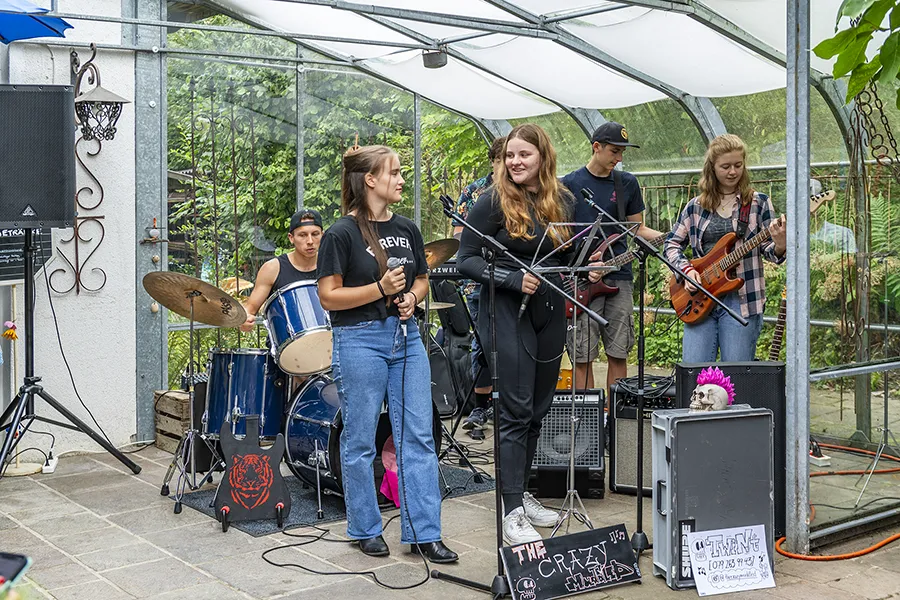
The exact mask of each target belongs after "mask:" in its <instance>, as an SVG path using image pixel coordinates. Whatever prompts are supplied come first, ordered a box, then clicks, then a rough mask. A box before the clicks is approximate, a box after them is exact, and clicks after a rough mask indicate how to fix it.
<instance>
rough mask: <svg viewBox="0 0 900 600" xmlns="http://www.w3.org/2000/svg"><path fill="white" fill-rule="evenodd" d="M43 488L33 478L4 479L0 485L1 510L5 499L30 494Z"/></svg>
mask: <svg viewBox="0 0 900 600" xmlns="http://www.w3.org/2000/svg"><path fill="white" fill-rule="evenodd" d="M39 489H43V488H41V485H40V484H39V483H38V482H37V481H35V480H34V479H32V478H31V477H4V478H3V480H2V483H0V508H2V507H3V499H4V498H6V497H8V496H17V495H19V494H30V493H32V492H35V491H37V490H39Z"/></svg>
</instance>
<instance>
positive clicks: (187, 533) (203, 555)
mask: <svg viewBox="0 0 900 600" xmlns="http://www.w3.org/2000/svg"><path fill="white" fill-rule="evenodd" d="M141 537H143V538H144V539H145V540H147V541H148V542H150V543H152V544H154V545H156V546H158V547H160V548H162V549H164V550H166V551H167V552H171V553H172V554H173V555H174V556H176V557H178V558H180V559H181V560H183V561H185V562H188V563H190V564H192V565H198V564H201V563H207V562H210V561H213V560H217V559H221V558H227V557H229V556H235V555H238V554H247V553H249V552H251V551H257V552H259V553H260V554H261V553H262V552H263V551H264V550H268V549H269V548H272V547H275V546H277V545H279V544H278V543H277V542H276V541H275V540H274V539H273V538H275V536H264V537H259V538H255V537H253V536H251V535H249V534H247V533H244V532H243V531H240V530H238V529H234V528H232V529H229V530H228V531H227V532H226V533H222V527H221V526H220V525H219V524H218V523H216V522H215V521H213V520H212V519H210V518H207V519H205V521H204V522H202V523H197V524H195V525H188V526H186V527H179V528H178V529H168V530H165V531H158V532H155V533H145V534H143V535H142V536H141Z"/></svg>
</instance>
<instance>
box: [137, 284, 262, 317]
mask: <svg viewBox="0 0 900 600" xmlns="http://www.w3.org/2000/svg"><path fill="white" fill-rule="evenodd" d="M143 281H144V289H145V290H147V293H148V294H150V295H151V296H152V297H153V299H154V300H156V301H157V302H159V303H160V304H162V305H163V306H165V307H166V308H168V309H169V310H171V311H174V312H176V313H178V314H179V315H181V316H182V317H187V318H189V319H190V318H191V297H193V298H194V320H195V321H199V322H200V323H206V324H207V325H217V326H219V327H237V326H239V325H240V324H241V323H243V322H244V321H246V320H247V311H246V310H244V307H243V306H241V304H240V303H239V302H238V301H237V300H235V299H234V298H232V297H231V296H229V295H228V294H226V293H225V292H223V291H222V290H220V289H219V288H217V287H216V286H214V285H210V284H208V283H206V282H205V281H201V280H199V279H197V278H195V277H191V276H189V275H183V274H181V273H173V272H172V271H154V272H152V273H147V274H146V275H144V280H143Z"/></svg>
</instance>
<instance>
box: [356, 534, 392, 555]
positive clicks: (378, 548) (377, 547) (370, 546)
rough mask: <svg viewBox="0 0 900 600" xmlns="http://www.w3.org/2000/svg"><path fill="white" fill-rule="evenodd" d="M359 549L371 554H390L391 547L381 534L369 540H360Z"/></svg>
mask: <svg viewBox="0 0 900 600" xmlns="http://www.w3.org/2000/svg"><path fill="white" fill-rule="evenodd" d="M359 549H360V550H362V553H363V554H368V555H369V556H389V555H390V553H391V549H390V548H388V545H387V542H385V541H384V538H383V537H382V536H380V535H378V536H375V537H373V538H369V539H367V540H359Z"/></svg>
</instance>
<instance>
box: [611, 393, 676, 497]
mask: <svg viewBox="0 0 900 600" xmlns="http://www.w3.org/2000/svg"><path fill="white" fill-rule="evenodd" d="M626 390H627V388H626V387H623V386H622V385H621V384H619V383H615V384H613V386H612V387H611V388H610V392H611V393H612V402H611V403H610V412H609V491H611V492H615V493H617V494H631V495H636V494H637V449H638V443H637V438H638V436H637V431H638V429H637V424H638V422H637V397H636V396H634V395H632V394H631V393H629V392H628V391H626ZM674 404H675V388H674V387H673V386H667V387H666V389H665V391H664V392H658V391H657V392H654V393H653V394H652V398H649V399H645V407H644V440H643V441H644V443H643V446H644V453H643V456H642V461H641V462H642V465H643V469H642V472H641V490H642V493H643V495H644V496H648V497H649V496H650V495H651V492H652V490H653V484H652V480H653V479H652V473H651V472H650V471H651V469H652V466H653V460H652V452H651V446H650V433H651V425H650V422H651V419H652V417H653V412H654V411H655V410H659V409H665V408H674Z"/></svg>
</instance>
